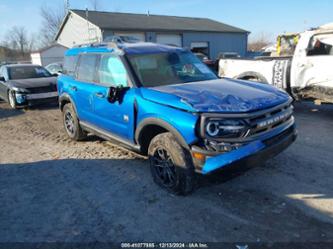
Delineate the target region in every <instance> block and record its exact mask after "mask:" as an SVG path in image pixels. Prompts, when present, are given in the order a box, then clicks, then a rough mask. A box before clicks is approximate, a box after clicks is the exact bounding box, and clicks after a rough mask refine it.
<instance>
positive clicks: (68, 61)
mask: <svg viewBox="0 0 333 249" xmlns="http://www.w3.org/2000/svg"><path fill="white" fill-rule="evenodd" d="M77 60H78V57H77V56H76V55H75V56H65V59H64V69H63V74H66V75H69V76H74V74H75V67H76V64H77Z"/></svg>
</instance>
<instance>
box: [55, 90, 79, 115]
mask: <svg viewBox="0 0 333 249" xmlns="http://www.w3.org/2000/svg"><path fill="white" fill-rule="evenodd" d="M64 101H66V102H70V103H71V104H72V105H73V108H74V111H75V112H76V114H77V109H76V105H75V102H74V101H73V99H72V97H71V96H70V95H69V94H68V93H63V94H61V95H60V96H59V109H60V110H61V111H62V109H63V107H64V105H63V104H62V103H63V102H64Z"/></svg>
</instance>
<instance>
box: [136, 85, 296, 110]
mask: <svg viewBox="0 0 333 249" xmlns="http://www.w3.org/2000/svg"><path fill="white" fill-rule="evenodd" d="M141 93H142V96H143V97H144V98H146V99H148V100H150V101H154V102H157V103H160V104H164V105H168V106H172V107H175V108H178V109H183V110H186V111H192V112H221V113H245V112H252V111H257V110H261V109H265V108H269V107H272V106H275V105H278V104H281V103H284V102H286V101H288V100H289V99H290V97H289V95H288V94H287V93H286V92H284V91H281V90H279V89H277V88H275V87H272V86H269V85H266V84H263V83H254V82H248V81H240V80H232V79H218V80H209V81H200V82H193V83H185V84H176V85H168V86H158V87H153V88H141Z"/></svg>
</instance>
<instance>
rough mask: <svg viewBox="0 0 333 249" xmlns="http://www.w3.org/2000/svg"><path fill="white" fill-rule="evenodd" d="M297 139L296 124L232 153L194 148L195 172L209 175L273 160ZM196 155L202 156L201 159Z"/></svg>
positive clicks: (282, 128)
mask: <svg viewBox="0 0 333 249" xmlns="http://www.w3.org/2000/svg"><path fill="white" fill-rule="evenodd" d="M296 137H297V131H296V128H295V124H294V122H293V123H292V124H291V125H289V126H287V127H281V128H280V129H276V130H274V131H272V132H270V133H268V134H266V135H265V136H264V137H261V139H258V140H255V141H252V142H250V143H247V144H246V145H243V146H241V147H239V148H238V149H235V150H232V151H230V152H224V153H223V152H212V151H208V150H205V149H202V148H201V147H197V146H192V149H191V150H192V151H191V152H192V156H193V161H194V166H195V170H196V172H198V173H201V174H209V173H211V172H214V171H216V170H218V169H222V168H224V167H226V166H231V165H233V164H235V163H246V164H248V163H250V164H258V163H262V162H264V161H266V160H267V159H269V158H272V157H274V156H276V155H277V154H279V153H280V152H282V151H283V150H285V149H286V148H287V147H288V146H289V145H290V144H292V143H293V142H294V141H295V140H296ZM196 155H202V156H201V158H199V157H198V156H196Z"/></svg>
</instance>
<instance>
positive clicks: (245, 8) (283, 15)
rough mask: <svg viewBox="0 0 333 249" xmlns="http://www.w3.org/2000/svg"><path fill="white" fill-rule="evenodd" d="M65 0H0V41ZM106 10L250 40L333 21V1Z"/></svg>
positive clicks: (85, 1)
mask: <svg viewBox="0 0 333 249" xmlns="http://www.w3.org/2000/svg"><path fill="white" fill-rule="evenodd" d="M69 2H70V7H71V8H77V9H85V8H86V7H88V8H91V4H90V1H89V0H69ZM63 3H64V0H52V1H50V0H49V1H47V0H0V40H3V37H4V34H5V33H6V30H7V29H8V28H10V27H12V26H14V25H20V26H25V27H26V28H27V29H28V30H29V32H31V33H37V32H38V30H39V28H40V25H41V24H40V21H41V20H40V16H39V8H40V6H41V5H43V4H44V5H48V6H53V7H54V8H61V7H62V6H63ZM99 8H100V9H101V10H106V11H117V12H132V13H147V11H148V10H149V11H150V13H151V14H163V15H177V16H191V17H207V18H211V19H215V20H217V21H221V22H224V23H227V24H230V25H233V26H237V27H240V28H243V29H246V30H248V31H250V32H251V33H252V34H251V36H250V39H254V38H256V37H258V36H260V34H261V33H264V34H266V35H268V36H269V39H271V40H272V41H273V40H274V39H275V36H276V35H277V34H279V33H283V32H297V31H303V30H304V29H307V28H309V27H316V26H319V25H321V24H325V23H328V22H333V15H332V10H333V0H312V1H309V0H278V1H271V0H100V1H99Z"/></svg>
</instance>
